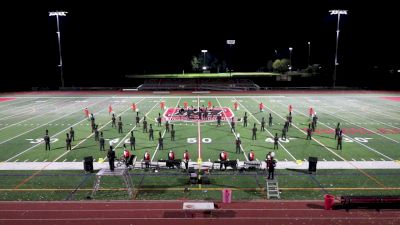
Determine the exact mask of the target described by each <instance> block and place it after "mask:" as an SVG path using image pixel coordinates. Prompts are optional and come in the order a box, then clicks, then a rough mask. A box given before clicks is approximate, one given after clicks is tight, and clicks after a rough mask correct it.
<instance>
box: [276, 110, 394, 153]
mask: <svg viewBox="0 0 400 225" xmlns="http://www.w3.org/2000/svg"><path fill="white" fill-rule="evenodd" d="M279 104H281V105H282V106H284V105H283V104H282V103H279ZM294 111H295V112H297V113H299V114H301V115H303V116H305V117H308V115H306V114H304V113H302V112H301V111H299V110H296V109H295V110H294ZM318 123H319V124H322V125H324V126H325V127H327V128H330V129H331V130H335V129H334V128H332V127H330V126H328V125H326V124H325V123H323V122H321V121H319V122H318ZM343 136H345V137H347V138H349V139H350V140H352V141H354V142H356V143H358V144H360V145H362V146H364V147H366V148H367V149H369V150H371V151H373V152H375V153H377V154H379V155H381V156H383V157H385V158H387V159H389V160H393V159H392V158H391V157H389V156H387V155H385V154H383V153H381V152H379V151H377V150H375V149H373V148H371V147H369V146H367V145H365V144H364V143H361V142H359V141H357V140H356V139H354V138H352V137H350V136H348V135H346V134H343Z"/></svg>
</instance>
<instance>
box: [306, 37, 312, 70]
mask: <svg viewBox="0 0 400 225" xmlns="http://www.w3.org/2000/svg"><path fill="white" fill-rule="evenodd" d="M307 44H308V66H310V65H311V64H310V57H311V42H310V41H309V42H307Z"/></svg>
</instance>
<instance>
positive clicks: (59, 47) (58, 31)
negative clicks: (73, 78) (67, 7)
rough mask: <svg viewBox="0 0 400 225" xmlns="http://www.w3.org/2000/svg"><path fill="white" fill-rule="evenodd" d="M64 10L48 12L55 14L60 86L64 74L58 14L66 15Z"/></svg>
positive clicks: (62, 84) (62, 85) (51, 14)
mask: <svg viewBox="0 0 400 225" xmlns="http://www.w3.org/2000/svg"><path fill="white" fill-rule="evenodd" d="M67 13H68V12H66V11H52V12H49V16H55V17H56V19H57V32H56V33H57V38H58V54H59V59H60V63H59V64H58V67H60V75H61V87H64V75H63V63H62V54H61V41H60V36H61V33H60V20H59V18H58V17H59V16H67Z"/></svg>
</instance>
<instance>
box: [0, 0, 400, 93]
mask: <svg viewBox="0 0 400 225" xmlns="http://www.w3.org/2000/svg"><path fill="white" fill-rule="evenodd" d="M83 2H84V3H83ZM393 2H394V1H386V3H385V1H374V3H373V4H372V3H367V2H366V1H350V0H348V1H333V0H328V1H325V0H318V1H316V0H312V1H298V0H297V1H254V2H253V1H235V2H234V1H216V0H215V1H181V2H178V1H71V0H64V1H61V0H55V1H35V3H34V2H31V1H29V3H28V4H27V3H26V2H24V1H13V5H12V6H11V5H8V6H7V7H3V11H4V12H3V15H2V16H3V17H4V18H3V19H2V22H1V23H2V29H3V32H2V34H3V41H2V42H3V43H1V46H2V50H1V52H2V53H1V54H2V55H3V57H2V58H3V60H2V61H3V63H4V64H3V63H2V64H3V66H2V68H1V73H2V78H3V81H7V82H2V85H1V87H2V89H5V87H10V86H13V85H14V86H15V85H17V86H20V87H32V86H40V87H53V88H54V87H58V86H60V78H59V71H58V69H57V64H58V47H57V35H56V18H55V17H49V16H48V11H53V10H65V11H68V14H67V17H60V19H61V20H60V27H61V39H62V40H61V43H62V51H63V62H64V75H65V81H66V85H67V86H71V85H74V86H129V83H127V80H126V79H124V76H125V75H126V74H149V73H181V72H182V70H185V72H190V69H191V67H190V60H191V58H192V56H193V55H198V54H199V53H200V51H201V49H207V50H208V51H209V53H210V54H213V55H214V56H215V57H217V58H219V59H221V60H224V59H225V60H227V58H228V50H229V49H228V46H227V45H226V40H227V39H235V40H236V45H235V46H234V48H233V54H232V57H233V61H234V69H235V70H236V71H256V70H257V69H259V68H261V67H266V65H267V62H268V60H270V59H274V57H275V52H274V50H275V49H277V50H278V56H279V58H283V57H286V58H288V57H289V51H288V47H293V55H292V61H293V65H294V67H296V68H304V67H305V66H306V65H307V56H308V45H307V42H308V41H311V62H312V63H318V64H321V65H322V66H323V67H324V68H326V69H327V70H328V71H331V70H332V67H333V62H334V53H335V39H336V22H337V16H331V15H330V14H329V12H328V11H329V10H330V9H336V8H339V9H347V10H349V11H348V13H349V14H348V15H347V16H341V22H340V28H341V32H340V42H339V55H338V57H339V63H340V67H341V74H339V75H338V76H340V77H339V78H340V79H344V77H346V79H347V78H348V79H353V80H357V79H362V78H363V76H366V75H365V74H367V72H368V71H370V70H372V68H374V67H375V66H378V67H377V68H378V69H381V68H385V69H386V68H392V69H396V70H397V69H400V63H399V62H400V57H399V50H400V47H399V41H400V35H399V32H400V31H399V27H400V25H399V22H400V16H399V15H400V14H399V13H398V12H396V11H397V7H395V3H393ZM375 69H376V68H375ZM399 75H400V74H399ZM11 78H12V80H11Z"/></svg>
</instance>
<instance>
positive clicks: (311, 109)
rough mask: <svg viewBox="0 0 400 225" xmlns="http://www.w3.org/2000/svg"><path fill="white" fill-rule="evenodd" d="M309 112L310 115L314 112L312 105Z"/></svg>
mask: <svg viewBox="0 0 400 225" xmlns="http://www.w3.org/2000/svg"><path fill="white" fill-rule="evenodd" d="M309 112H310V116H311V115H312V114H313V113H314V109H313V108H312V107H310V110H309Z"/></svg>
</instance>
